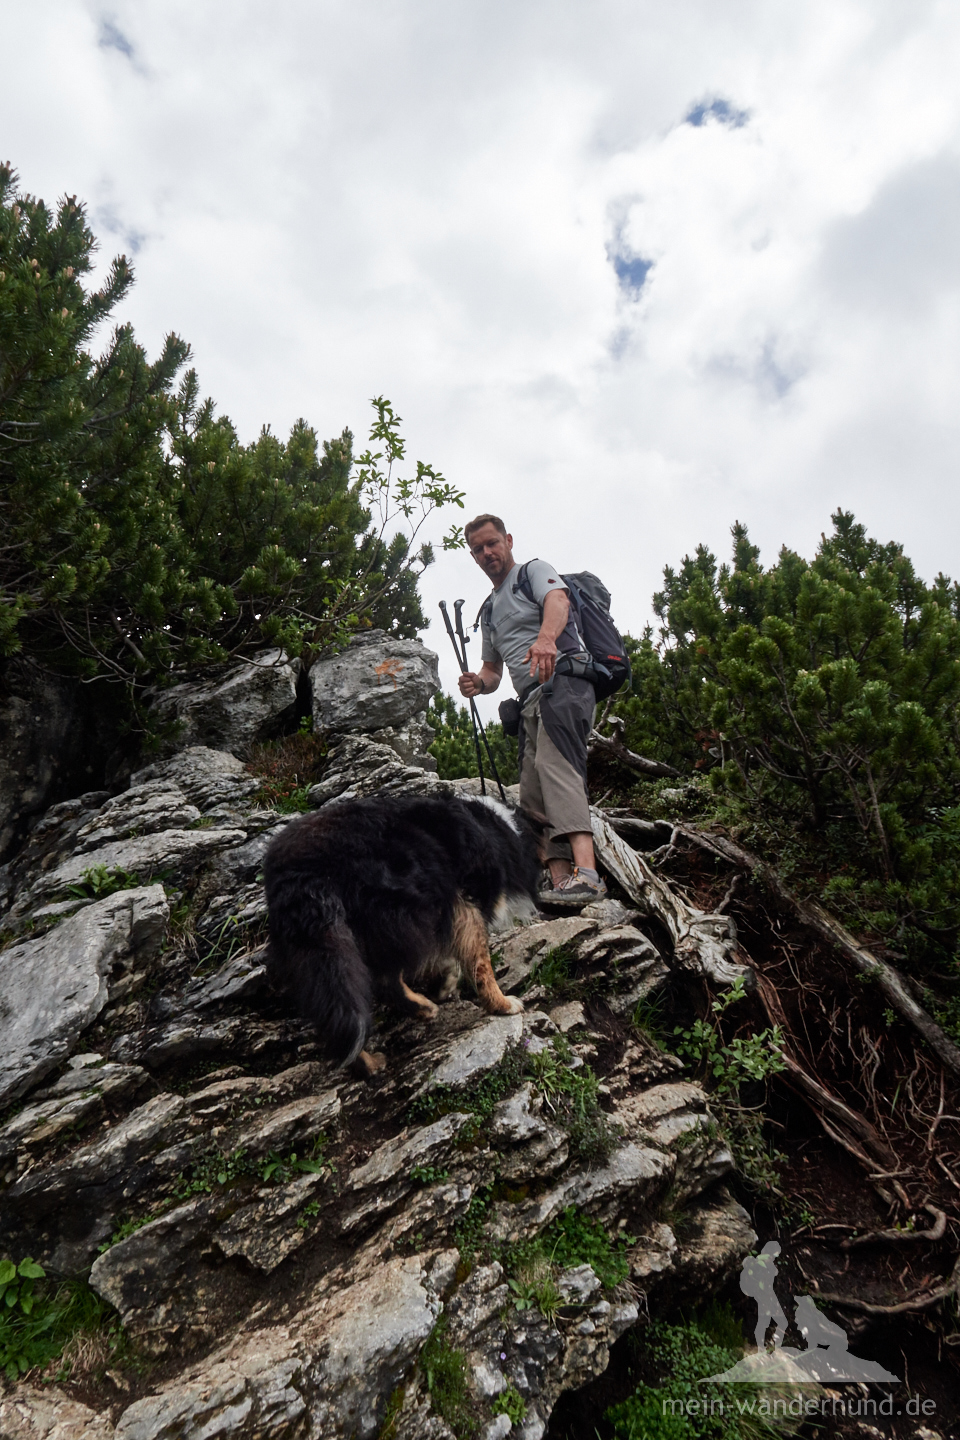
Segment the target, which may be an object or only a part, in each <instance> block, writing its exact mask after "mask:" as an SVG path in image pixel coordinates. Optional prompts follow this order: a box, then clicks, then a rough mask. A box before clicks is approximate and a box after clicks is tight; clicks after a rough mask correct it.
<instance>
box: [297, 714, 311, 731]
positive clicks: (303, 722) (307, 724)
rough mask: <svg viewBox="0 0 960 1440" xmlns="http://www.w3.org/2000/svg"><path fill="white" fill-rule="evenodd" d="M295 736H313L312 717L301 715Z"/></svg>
mask: <svg viewBox="0 0 960 1440" xmlns="http://www.w3.org/2000/svg"><path fill="white" fill-rule="evenodd" d="M297 734H298V735H312V734H313V716H312V715H301V716H300V724H299V725H298V726H297Z"/></svg>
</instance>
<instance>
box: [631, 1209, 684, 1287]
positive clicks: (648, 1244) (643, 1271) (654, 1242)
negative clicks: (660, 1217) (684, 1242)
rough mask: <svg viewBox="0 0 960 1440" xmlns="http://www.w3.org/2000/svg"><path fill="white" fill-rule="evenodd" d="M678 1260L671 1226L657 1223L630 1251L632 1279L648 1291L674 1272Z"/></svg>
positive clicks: (675, 1239) (647, 1230) (660, 1222)
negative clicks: (669, 1272)
mask: <svg viewBox="0 0 960 1440" xmlns="http://www.w3.org/2000/svg"><path fill="white" fill-rule="evenodd" d="M676 1260H677V1237H676V1235H674V1233H673V1231H672V1230H671V1229H670V1226H669V1225H665V1224H664V1223H663V1222H662V1221H655V1222H654V1223H653V1224H652V1225H650V1226H649V1228H648V1229H646V1230H645V1231H644V1232H643V1234H642V1235H639V1236H638V1237H637V1243H636V1244H635V1245H634V1246H633V1248H632V1249H631V1251H630V1277H631V1279H633V1280H635V1281H636V1282H637V1284H638V1285H641V1286H643V1288H644V1289H647V1288H649V1287H650V1286H651V1285H652V1284H653V1283H655V1282H656V1281H657V1280H659V1279H660V1278H661V1276H663V1275H664V1274H666V1272H667V1271H668V1270H672V1269H673V1267H674V1265H675V1264H676Z"/></svg>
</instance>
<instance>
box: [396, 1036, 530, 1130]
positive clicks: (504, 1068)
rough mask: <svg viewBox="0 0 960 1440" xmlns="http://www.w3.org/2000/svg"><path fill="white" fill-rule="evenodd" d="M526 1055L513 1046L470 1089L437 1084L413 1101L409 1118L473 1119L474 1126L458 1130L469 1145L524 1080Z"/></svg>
mask: <svg viewBox="0 0 960 1440" xmlns="http://www.w3.org/2000/svg"><path fill="white" fill-rule="evenodd" d="M526 1059H527V1057H526V1052H525V1051H524V1049H523V1046H522V1045H514V1046H512V1047H511V1048H510V1049H509V1050H507V1052H506V1053H505V1054H504V1057H503V1059H502V1060H501V1061H500V1064H499V1065H497V1066H496V1067H495V1068H494V1069H493V1070H489V1071H488V1072H487V1073H486V1075H483V1076H482V1077H481V1078H480V1079H479V1080H478V1081H477V1083H476V1084H475V1085H471V1086H470V1089H469V1090H455V1089H453V1088H452V1087H451V1086H449V1085H437V1086H436V1087H435V1088H434V1089H433V1090H429V1091H428V1092H427V1093H426V1094H425V1095H421V1096H419V1097H418V1099H416V1100H414V1102H413V1104H412V1105H411V1106H410V1116H411V1118H412V1119H414V1120H417V1121H418V1122H419V1123H420V1124H423V1123H427V1122H429V1121H431V1120H438V1119H439V1118H440V1116H441V1115H449V1114H451V1113H453V1112H455V1111H458V1112H460V1113H461V1114H467V1115H474V1116H476V1124H475V1125H473V1126H471V1127H468V1128H466V1129H465V1130H463V1131H461V1133H460V1139H461V1141H462V1142H463V1143H466V1144H469V1143H470V1142H471V1141H472V1140H474V1139H475V1138H476V1136H477V1134H478V1133H479V1131H480V1130H481V1128H482V1126H483V1125H484V1124H485V1123H486V1122H487V1121H488V1120H489V1119H490V1116H491V1115H492V1114H493V1107H494V1106H495V1105H497V1104H499V1102H500V1101H501V1100H503V1099H505V1098H506V1096H507V1095H509V1094H510V1092H511V1091H512V1090H515V1089H516V1088H517V1086H518V1085H519V1084H520V1082H521V1081H522V1080H523V1076H524V1069H525V1065H526Z"/></svg>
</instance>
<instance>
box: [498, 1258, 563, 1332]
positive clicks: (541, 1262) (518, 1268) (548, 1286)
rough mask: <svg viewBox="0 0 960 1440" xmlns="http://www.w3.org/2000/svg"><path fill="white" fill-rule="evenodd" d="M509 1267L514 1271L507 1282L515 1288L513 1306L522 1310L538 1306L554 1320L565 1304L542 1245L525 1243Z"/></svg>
mask: <svg viewBox="0 0 960 1440" xmlns="http://www.w3.org/2000/svg"><path fill="white" fill-rule="evenodd" d="M509 1268H510V1269H511V1270H512V1272H513V1273H512V1275H511V1276H510V1278H509V1279H508V1280H507V1286H508V1288H509V1289H510V1291H511V1292H512V1299H513V1308H514V1309H515V1310H519V1311H521V1312H522V1311H524V1310H533V1309H537V1310H539V1311H540V1314H541V1315H542V1316H543V1317H544V1319H545V1320H552V1319H553V1318H554V1317H555V1315H556V1313H557V1311H558V1310H559V1309H560V1306H561V1305H562V1304H563V1296H562V1295H561V1294H560V1291H559V1290H558V1289H557V1285H556V1281H555V1279H554V1275H553V1270H554V1267H553V1265H552V1263H551V1261H550V1258H549V1256H548V1255H546V1254H545V1253H544V1250H543V1247H542V1245H541V1244H540V1243H539V1242H536V1241H535V1242H534V1243H533V1244H532V1245H528V1246H525V1247H524V1248H523V1251H522V1252H521V1253H520V1255H519V1256H517V1257H516V1258H515V1259H514V1260H513V1263H512V1264H511V1265H510V1267H509Z"/></svg>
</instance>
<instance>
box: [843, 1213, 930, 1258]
mask: <svg viewBox="0 0 960 1440" xmlns="http://www.w3.org/2000/svg"><path fill="white" fill-rule="evenodd" d="M923 1208H924V1210H926V1212H927V1214H928V1215H932V1216H933V1224H932V1225H931V1227H930V1229H929V1230H871V1231H869V1232H868V1233H867V1234H866V1235H852V1236H851V1237H850V1239H849V1240H842V1241H841V1242H840V1249H841V1250H853V1249H855V1248H856V1247H857V1246H858V1245H909V1244H910V1243H911V1242H912V1241H914V1240H942V1239H943V1237H944V1235H945V1234H946V1233H947V1217H946V1214H945V1212H944V1211H943V1210H938V1209H937V1207H936V1205H924V1207H923Z"/></svg>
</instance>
